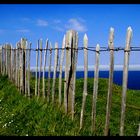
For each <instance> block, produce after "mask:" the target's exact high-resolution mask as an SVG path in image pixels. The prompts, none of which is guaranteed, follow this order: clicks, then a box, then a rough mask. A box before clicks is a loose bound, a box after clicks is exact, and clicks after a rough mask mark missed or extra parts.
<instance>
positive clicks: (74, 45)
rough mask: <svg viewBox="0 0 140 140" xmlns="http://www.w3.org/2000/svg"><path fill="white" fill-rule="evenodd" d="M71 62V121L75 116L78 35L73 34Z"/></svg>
mask: <svg viewBox="0 0 140 140" xmlns="http://www.w3.org/2000/svg"><path fill="white" fill-rule="evenodd" d="M72 44H73V46H72V47H73V48H74V49H73V60H72V71H73V75H72V80H71V82H72V86H73V87H72V108H71V109H72V110H71V111H72V120H73V119H74V114H75V110H74V108H75V86H76V66H77V59H78V50H76V49H77V48H78V33H76V32H75V33H74V34H73V43H72Z"/></svg>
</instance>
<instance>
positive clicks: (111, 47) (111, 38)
mask: <svg viewBox="0 0 140 140" xmlns="http://www.w3.org/2000/svg"><path fill="white" fill-rule="evenodd" d="M108 45H109V50H110V70H109V83H108V95H107V106H106V121H105V130H104V135H105V136H107V135H108V130H109V123H110V112H111V105H112V89H113V88H112V87H113V72H114V28H110V35H109V42H108Z"/></svg>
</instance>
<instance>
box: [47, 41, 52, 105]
mask: <svg viewBox="0 0 140 140" xmlns="http://www.w3.org/2000/svg"><path fill="white" fill-rule="evenodd" d="M51 62H52V44H51V43H50V55H49V68H48V91H47V101H48V102H49V99H50V78H51Z"/></svg>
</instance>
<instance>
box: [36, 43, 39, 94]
mask: <svg viewBox="0 0 140 140" xmlns="http://www.w3.org/2000/svg"><path fill="white" fill-rule="evenodd" d="M38 49H39V41H38V43H37V48H36V73H35V96H37V95H38V58H39V51H38Z"/></svg>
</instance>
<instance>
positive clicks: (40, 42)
mask: <svg viewBox="0 0 140 140" xmlns="http://www.w3.org/2000/svg"><path fill="white" fill-rule="evenodd" d="M39 46H40V71H39V79H38V96H40V79H41V72H42V39H40V40H39Z"/></svg>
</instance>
